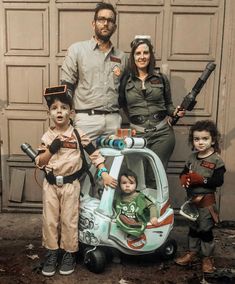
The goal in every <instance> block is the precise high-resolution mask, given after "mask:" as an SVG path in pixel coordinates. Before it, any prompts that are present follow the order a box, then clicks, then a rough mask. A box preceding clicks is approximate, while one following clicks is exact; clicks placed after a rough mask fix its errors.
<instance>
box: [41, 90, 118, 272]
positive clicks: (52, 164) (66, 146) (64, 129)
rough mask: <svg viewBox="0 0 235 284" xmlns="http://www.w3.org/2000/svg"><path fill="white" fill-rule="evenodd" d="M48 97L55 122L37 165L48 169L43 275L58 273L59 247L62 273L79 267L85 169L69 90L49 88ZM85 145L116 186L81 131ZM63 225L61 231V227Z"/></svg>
mask: <svg viewBox="0 0 235 284" xmlns="http://www.w3.org/2000/svg"><path fill="white" fill-rule="evenodd" d="M48 89H50V90H49V92H48V94H47V92H45V99H46V101H47V105H48V108H49V115H50V118H51V120H52V121H53V123H54V126H53V127H50V128H49V129H48V131H47V132H46V133H45V134H44V135H43V137H42V143H41V146H40V149H39V154H38V156H37V157H36V164H37V166H38V167H39V168H41V169H43V170H44V172H45V179H44V182H43V246H44V247H45V248H46V249H47V250H48V251H47V258H46V261H45V263H44V266H43V269H42V274H43V275H45V276H52V275H54V274H55V271H56V266H57V264H58V263H57V261H58V252H59V248H60V249H62V250H64V255H63V258H62V262H61V266H60V270H59V272H60V274H62V275H68V274H71V273H72V272H73V271H74V268H75V264H76V261H75V253H76V252H77V251H78V220H79V194H80V183H79V180H78V178H79V176H80V175H81V174H82V172H84V169H83V168H82V164H83V160H82V156H81V151H80V147H79V142H78V139H77V136H76V134H75V132H74V127H73V126H72V125H71V123H70V121H71V120H70V118H71V115H72V114H73V108H72V100H71V98H70V97H69V96H68V95H67V93H66V90H65V91H64V92H62V93H60V94H59V93H58V92H57V93H53V92H52V93H51V90H52V91H53V88H47V90H48ZM78 133H79V136H80V138H81V139H80V140H81V144H82V146H83V147H84V149H85V151H86V152H87V153H88V155H89V158H90V160H91V162H92V163H93V164H94V165H95V166H96V167H97V168H98V169H99V173H100V175H101V176H102V178H103V182H104V185H108V186H112V187H116V186H117V181H116V180H115V179H113V178H112V177H111V176H110V175H109V174H108V172H107V170H106V168H105V165H104V158H103V157H102V156H101V155H100V153H99V151H98V150H96V149H95V147H94V146H93V144H92V143H91V141H90V139H89V138H88V137H87V136H86V135H84V133H82V132H81V131H78ZM59 225H60V234H59V232H58V228H59Z"/></svg>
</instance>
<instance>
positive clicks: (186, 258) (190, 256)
mask: <svg viewBox="0 0 235 284" xmlns="http://www.w3.org/2000/svg"><path fill="white" fill-rule="evenodd" d="M196 260H197V253H196V252H195V251H188V252H187V253H186V254H184V255H183V256H180V257H178V258H176V260H175V263H176V264H179V265H182V266H186V265H190V264H191V263H192V262H194V261H196Z"/></svg>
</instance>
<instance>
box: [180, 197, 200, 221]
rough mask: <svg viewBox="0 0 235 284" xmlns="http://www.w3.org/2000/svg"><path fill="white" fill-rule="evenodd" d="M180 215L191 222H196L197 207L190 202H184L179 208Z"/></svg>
mask: <svg viewBox="0 0 235 284" xmlns="http://www.w3.org/2000/svg"><path fill="white" fill-rule="evenodd" d="M179 213H180V215H182V216H184V217H186V218H188V219H189V220H191V221H196V220H197V218H198V216H199V213H198V210H197V207H196V206H195V205H194V204H193V203H192V202H191V201H190V200H188V201H186V202H185V203H184V204H183V205H182V206H181V207H180V212H179Z"/></svg>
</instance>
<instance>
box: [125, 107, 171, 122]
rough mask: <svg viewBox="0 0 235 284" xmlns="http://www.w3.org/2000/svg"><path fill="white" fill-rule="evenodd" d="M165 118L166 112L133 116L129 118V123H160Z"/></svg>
mask: <svg viewBox="0 0 235 284" xmlns="http://www.w3.org/2000/svg"><path fill="white" fill-rule="evenodd" d="M166 116H167V112H166V111H165V110H163V111H159V112H158V113H155V114H150V115H133V116H132V117H130V122H131V123H133V124H137V125H139V124H143V123H145V122H146V121H147V120H156V122H160V121H162V120H163V119H164V118H165V117H166Z"/></svg>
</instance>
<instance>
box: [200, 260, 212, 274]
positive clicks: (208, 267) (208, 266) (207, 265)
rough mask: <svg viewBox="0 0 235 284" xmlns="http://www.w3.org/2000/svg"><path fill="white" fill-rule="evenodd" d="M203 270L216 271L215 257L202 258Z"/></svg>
mask: <svg viewBox="0 0 235 284" xmlns="http://www.w3.org/2000/svg"><path fill="white" fill-rule="evenodd" d="M202 271H203V273H213V272H215V267H214V259H213V258H212V257H209V256H208V257H204V258H203V259H202Z"/></svg>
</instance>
